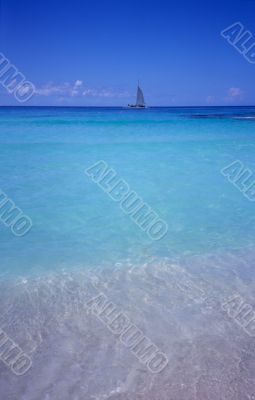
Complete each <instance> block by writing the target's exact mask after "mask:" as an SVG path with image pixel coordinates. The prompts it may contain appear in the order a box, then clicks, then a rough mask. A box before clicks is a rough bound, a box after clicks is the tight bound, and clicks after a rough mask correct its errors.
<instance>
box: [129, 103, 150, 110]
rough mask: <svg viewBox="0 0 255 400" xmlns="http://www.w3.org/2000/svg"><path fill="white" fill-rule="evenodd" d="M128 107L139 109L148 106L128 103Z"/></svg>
mask: <svg viewBox="0 0 255 400" xmlns="http://www.w3.org/2000/svg"><path fill="white" fill-rule="evenodd" d="M128 108H138V109H141V108H147V107H146V106H143V105H140V106H137V105H136V104H128Z"/></svg>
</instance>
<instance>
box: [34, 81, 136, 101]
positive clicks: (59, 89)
mask: <svg viewBox="0 0 255 400" xmlns="http://www.w3.org/2000/svg"><path fill="white" fill-rule="evenodd" d="M84 86H85V85H84V83H83V81H82V80H79V79H77V80H76V81H75V82H74V83H69V82H65V83H63V84H58V85H56V84H53V83H52V82H50V83H47V84H46V85H43V86H41V87H37V88H36V91H35V93H36V94H37V95H38V96H46V97H48V96H59V97H60V98H61V99H63V98H69V97H100V98H102V97H104V98H120V97H128V96H129V93H128V92H124V91H116V90H113V89H111V88H110V89H106V88H101V89H94V88H89V87H84Z"/></svg>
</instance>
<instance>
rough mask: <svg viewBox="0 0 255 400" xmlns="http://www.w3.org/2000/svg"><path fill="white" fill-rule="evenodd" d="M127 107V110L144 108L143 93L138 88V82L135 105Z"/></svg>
mask: <svg viewBox="0 0 255 400" xmlns="http://www.w3.org/2000/svg"><path fill="white" fill-rule="evenodd" d="M128 107H129V108H146V104H145V100H144V95H143V91H142V89H141V88H140V86H139V82H138V85H137V92H136V104H128Z"/></svg>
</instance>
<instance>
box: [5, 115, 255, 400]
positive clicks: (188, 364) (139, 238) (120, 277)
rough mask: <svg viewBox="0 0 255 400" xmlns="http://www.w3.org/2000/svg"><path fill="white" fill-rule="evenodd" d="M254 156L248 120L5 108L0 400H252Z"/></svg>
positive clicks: (254, 127)
mask: <svg viewBox="0 0 255 400" xmlns="http://www.w3.org/2000/svg"><path fill="white" fill-rule="evenodd" d="M254 150H255V107H176V108H175V107H171V108H168V107H155V108H153V107H152V108H148V109H144V110H130V109H124V108H117V107H116V108H114V107H112V108H110V107H109V108H103V107H102V108H95V107H91V108H90V107H87V108H84V107H74V108H72V107H1V108H0V152H1V157H0V169H1V177H0V237H1V240H0V252H1V270H0V276H1V280H0V297H1V302H0V307H1V313H0V339H1V331H2V332H3V334H5V335H6V337H8V338H10V340H12V341H13V343H15V344H17V345H18V346H19V348H20V349H21V350H22V351H23V352H24V354H25V355H26V356H27V360H28V359H29V360H30V364H29V363H27V367H28V368H27V370H26V366H24V368H23V369H24V371H23V370H22V367H20V368H21V369H20V371H21V373H20V374H17V373H16V374H15V371H14V372H13V370H15V367H14V362H13V361H6V360H7V357H6V358H5V359H4V355H3V354H5V355H6V353H3V351H2V353H1V346H2V345H1V341H0V386H1V394H2V396H3V399H5V400H7V399H8V400H16V399H19V400H51V399H52V400H60V399H61V400H65V399H66V400H70V399H72V400H92V399H93V400H95V399H100V400H101V399H102V400H105V399H107V400H118V399H120V400H124V399H128V400H143V399H144V400H145V399H146V400H184V399H185V400H200V399H201V400H206V399H208V400H209V399H210V400H220V399H222V400H228V399H229V400H230V399H231V400H251V399H255V378H254V366H255V300H254V294H255V284H254V282H255V281H254V278H255V272H254V260H255V246H254V244H255V217H254V211H255V202H254V200H255V190H252V188H253V184H254V182H255V157H254ZM107 173H108V178H109V179H107V180H105V182H104V184H102V180H103V178H104V176H105V174H107ZM100 182H101V183H100ZM119 182H121V184H120V183H119ZM117 184H119V186H117V189H118V190H116V189H115V190H114V187H115V186H116V185H117ZM250 188H251V189H250ZM1 193H2V198H5V201H7V199H8V202H9V203H8V204H11V205H12V207H14V208H18V210H19V212H20V215H22V216H23V217H24V216H25V218H26V221H29V223H30V225H31V226H29V230H28V231H27V232H25V233H24V235H23V234H22V229H21V230H20V232H21V233H20V234H17V232H18V229H17V224H16V229H15V226H14V222H12V215H11V214H8V215H7V214H5V213H4V212H5V210H6V209H4V206H3V204H4V203H1ZM131 194H132V195H133V196H134V197H135V198H136V199H138V200H139V201H140V203H139V204H140V206H141V207H144V208H145V209H148V210H149V212H150V213H151V215H149V216H148V218H147V216H146V215H143V216H139V215H135V211H136V209H134V210H135V211H133V209H132V210H131V209H127V208H126V209H125V207H124V203H123V201H124V199H125V198H127V196H128V195H130V196H131ZM138 209H139V208H138ZM20 218H21V217H20ZM24 221H25V219H24ZM155 221H160V223H161V226H162V227H163V231H164V232H163V233H164V234H162V236H161V235H160V234H159V235H157V234H155V235H154V236H153V234H152V230H153V228H150V227H151V226H152V225H153V223H155V224H156V222H155ZM154 226H155V225H154ZM155 229H156V228H155ZM155 229H154V231H155ZM100 296H101V297H100ZM93 299H94V300H95V299H96V300H95V301H94V300H93ZM114 318H117V321H118V322H119V326H118V327H116V326H115V327H114V326H113V325H111V323H112V321H114ZM118 318H119V319H118ZM253 318H254V319H253ZM131 325H132V327H136V329H137V331H136V336H137V338H138V336H139V335H138V332H139V334H140V336H139V337H140V338H142V339H143V340H144V338H146V340H147V341H148V343H150V344H152V346H154V347H153V349H154V350H153V351H154V353H153V354H151V355H150V354H148V355H147V354H145V353H144V354H142V355H141V353H142V350H141V349H140V350H141V351H140V350H137V351H136V349H135V346H138V345H139V341H138V339H137V342H135V339H134V342H132V343H131V342H128V343H127V340H126V341H125V336H124V333H125V330H126V332H127V329H128V328H130V327H131ZM137 343H138V344H137ZM1 354H2V355H1ZM155 354H157V357H158V363H157V361H156V355H155ZM159 354H160V355H161V356H159ZM1 357H2V358H1ZM153 357H154V358H153ZM160 357H161V358H160ZM9 358H10V359H11V357H9ZM3 359H4V360H3ZM1 360H2V362H1ZM154 361H155V362H154ZM16 367H17V365H16ZM161 367H162V368H161ZM17 369H18V368H16V372H17Z"/></svg>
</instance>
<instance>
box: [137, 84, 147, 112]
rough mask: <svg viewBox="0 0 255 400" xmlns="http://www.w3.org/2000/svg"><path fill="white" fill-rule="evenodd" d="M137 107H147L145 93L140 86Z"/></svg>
mask: <svg viewBox="0 0 255 400" xmlns="http://www.w3.org/2000/svg"><path fill="white" fill-rule="evenodd" d="M136 106H138V107H144V106H145V101H144V95H143V91H142V89H141V88H140V86H139V85H138V86H137V94H136Z"/></svg>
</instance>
